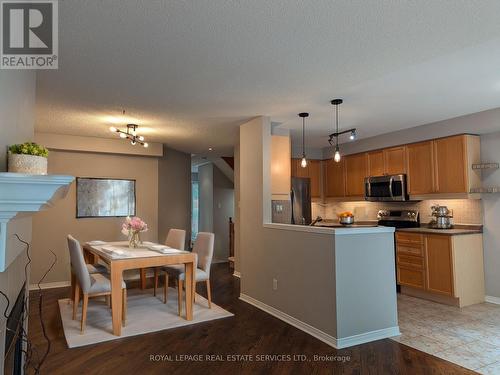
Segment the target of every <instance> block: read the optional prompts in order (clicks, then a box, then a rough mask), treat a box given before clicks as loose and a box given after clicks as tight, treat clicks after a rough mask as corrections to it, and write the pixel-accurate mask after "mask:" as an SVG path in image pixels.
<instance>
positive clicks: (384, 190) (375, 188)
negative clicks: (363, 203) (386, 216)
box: [365, 174, 409, 201]
mask: <svg viewBox="0 0 500 375" xmlns="http://www.w3.org/2000/svg"><path fill="white" fill-rule="evenodd" d="M408 199H409V198H408V191H407V185H406V175H405V174H396V175H389V176H373V177H366V178H365V200H367V201H407V200H408Z"/></svg>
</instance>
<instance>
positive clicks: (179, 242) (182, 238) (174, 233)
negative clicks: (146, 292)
mask: <svg viewBox="0 0 500 375" xmlns="http://www.w3.org/2000/svg"><path fill="white" fill-rule="evenodd" d="M185 243H186V231H185V230H182V229H170V230H169V231H168V234H167V239H166V240H165V245H167V246H169V247H171V248H173V249H177V250H184V246H185ZM154 278H155V280H154V281H155V282H154V291H153V294H154V295H155V296H156V289H158V267H156V268H155V270H154Z"/></svg>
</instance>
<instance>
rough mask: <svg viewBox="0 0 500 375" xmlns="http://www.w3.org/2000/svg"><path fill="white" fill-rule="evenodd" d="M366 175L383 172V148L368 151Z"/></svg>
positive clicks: (381, 173)
mask: <svg viewBox="0 0 500 375" xmlns="http://www.w3.org/2000/svg"><path fill="white" fill-rule="evenodd" d="M367 155H368V176H382V175H383V174H385V165H384V164H385V163H384V150H377V151H371V152H368V154H367Z"/></svg>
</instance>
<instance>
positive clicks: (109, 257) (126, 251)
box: [83, 241, 196, 336]
mask: <svg viewBox="0 0 500 375" xmlns="http://www.w3.org/2000/svg"><path fill="white" fill-rule="evenodd" d="M83 251H84V256H85V259H86V261H87V262H88V263H92V264H95V263H98V261H99V260H100V261H102V262H104V263H106V265H107V266H108V268H109V273H110V280H111V311H112V321H113V334H114V335H116V336H120V335H121V329H122V307H123V306H122V297H121V296H122V291H121V289H122V280H123V271H125V270H131V269H146V268H152V267H161V266H168V265H173V264H184V267H185V288H186V293H185V301H186V316H185V319H186V320H192V319H193V298H192V297H193V295H194V292H195V289H194V288H195V285H196V284H195V262H196V254H194V253H192V252H189V251H184V250H178V249H172V248H169V247H168V246H165V245H161V244H157V243H153V242H143V243H141V244H140V245H139V246H138V247H137V248H129V246H128V242H126V241H119V242H104V241H90V242H87V243H85V244H84V245H83Z"/></svg>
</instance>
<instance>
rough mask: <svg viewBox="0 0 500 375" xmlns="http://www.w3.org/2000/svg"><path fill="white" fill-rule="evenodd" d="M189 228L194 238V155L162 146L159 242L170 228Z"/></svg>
mask: <svg viewBox="0 0 500 375" xmlns="http://www.w3.org/2000/svg"><path fill="white" fill-rule="evenodd" d="M171 228H177V229H184V230H186V246H187V245H188V244H189V240H190V238H191V155H189V154H185V153H183V152H179V151H175V150H172V149H170V148H168V147H166V146H164V147H163V157H161V158H160V159H158V241H159V242H161V243H163V242H164V241H165V239H166V238H167V234H168V231H169V229H171Z"/></svg>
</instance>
